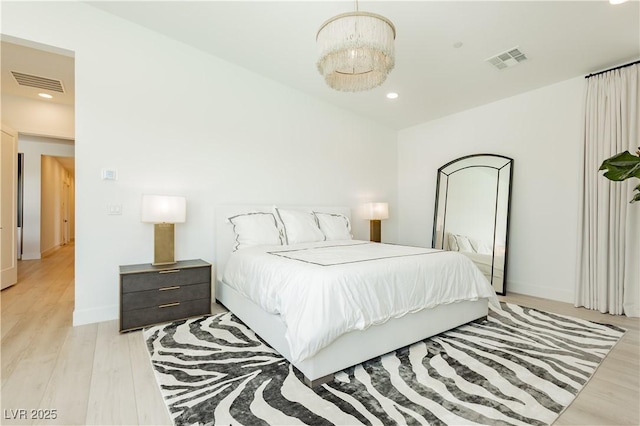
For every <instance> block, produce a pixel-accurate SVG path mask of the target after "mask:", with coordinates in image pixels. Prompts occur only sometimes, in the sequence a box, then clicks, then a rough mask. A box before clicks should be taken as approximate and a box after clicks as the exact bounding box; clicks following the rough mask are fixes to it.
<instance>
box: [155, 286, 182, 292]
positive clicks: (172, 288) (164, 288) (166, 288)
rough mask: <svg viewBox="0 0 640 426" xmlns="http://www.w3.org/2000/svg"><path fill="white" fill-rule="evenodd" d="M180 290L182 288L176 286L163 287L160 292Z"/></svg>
mask: <svg viewBox="0 0 640 426" xmlns="http://www.w3.org/2000/svg"><path fill="white" fill-rule="evenodd" d="M179 288H180V286H179V285H174V286H173V287H162V288H159V289H158V291H167V290H177V289H179Z"/></svg>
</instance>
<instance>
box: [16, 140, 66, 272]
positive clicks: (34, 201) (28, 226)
mask: <svg viewBox="0 0 640 426" xmlns="http://www.w3.org/2000/svg"><path fill="white" fill-rule="evenodd" d="M18 152H22V153H24V169H23V178H24V184H23V192H24V198H23V226H22V241H23V242H22V253H23V254H22V258H23V259H25V260H29V259H40V257H41V254H42V252H43V251H46V250H48V249H50V248H52V247H53V245H55V241H54V240H53V239H52V238H55V235H54V236H53V237H52V238H49V234H50V232H49V230H46V231H45V234H46V235H47V236H46V238H45V241H44V245H42V244H41V231H42V229H41V223H42V217H41V214H42V191H43V188H42V156H56V157H73V156H74V145H73V142H72V141H67V140H60V139H54V138H46V137H40V136H31V135H23V134H20V135H19V136H18ZM44 191H45V195H44V196H45V197H49V196H50V195H51V196H53V194H48V193H47V191H46V189H45V190H44Z"/></svg>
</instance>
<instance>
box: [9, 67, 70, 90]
mask: <svg viewBox="0 0 640 426" xmlns="http://www.w3.org/2000/svg"><path fill="white" fill-rule="evenodd" d="M11 74H13V78H15V79H16V82H17V83H18V84H19V85H20V86H27V87H35V88H36V89H44V90H51V91H52V92H58V93H64V87H63V86H62V82H61V81H60V80H54V79H52V78H46V77H38V76H37V75H30V74H25V73H21V72H17V71H11Z"/></svg>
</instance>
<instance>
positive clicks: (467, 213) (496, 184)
mask: <svg viewBox="0 0 640 426" xmlns="http://www.w3.org/2000/svg"><path fill="white" fill-rule="evenodd" d="M512 175H513V159H511V158H508V157H503V156H501V155H493V154H476V155H469V156H466V157H462V158H458V159H457V160H454V161H451V162H450V163H447V164H445V165H444V166H442V167H440V168H439V169H438V181H437V187H436V207H435V215H434V221H433V247H434V248H438V249H442V250H453V251H459V252H461V253H463V254H464V255H466V256H467V257H469V258H470V259H471V260H473V262H474V263H475V264H476V265H477V266H478V268H479V269H480V271H482V273H483V274H485V276H486V277H487V279H488V280H489V282H490V283H491V284H492V285H493V288H494V289H495V291H496V293H498V294H501V295H504V294H505V293H506V282H507V281H506V279H507V253H508V250H507V247H508V233H509V205H510V201H509V199H510V196H511V177H512Z"/></svg>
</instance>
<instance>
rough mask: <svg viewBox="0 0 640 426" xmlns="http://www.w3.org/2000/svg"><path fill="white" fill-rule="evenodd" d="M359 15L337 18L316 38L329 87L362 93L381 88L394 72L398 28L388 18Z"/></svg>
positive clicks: (320, 68)
mask: <svg viewBox="0 0 640 426" xmlns="http://www.w3.org/2000/svg"><path fill="white" fill-rule="evenodd" d="M357 9H358V3H357V1H356V11H355V12H349V13H343V14H341V15H337V16H334V17H333V18H331V19H329V20H328V21H326V22H325V23H324V24H322V25H321V26H320V29H319V30H318V34H317V35H316V42H317V45H318V53H319V59H318V63H317V66H318V71H319V72H320V74H322V76H323V77H324V79H325V81H326V82H327V84H328V85H329V87H331V88H333V89H336V90H340V91H343V92H360V91H363V90H369V89H373V88H374V87H378V86H380V85H381V84H382V83H384V81H385V80H386V78H387V74H389V72H390V71H391V70H392V69H393V66H394V64H395V59H394V40H395V38H396V28H395V27H394V25H393V23H392V22H391V21H390V20H388V19H387V18H385V17H384V16H380V15H376V14H374V13H368V12H360V11H358V10H357Z"/></svg>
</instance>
